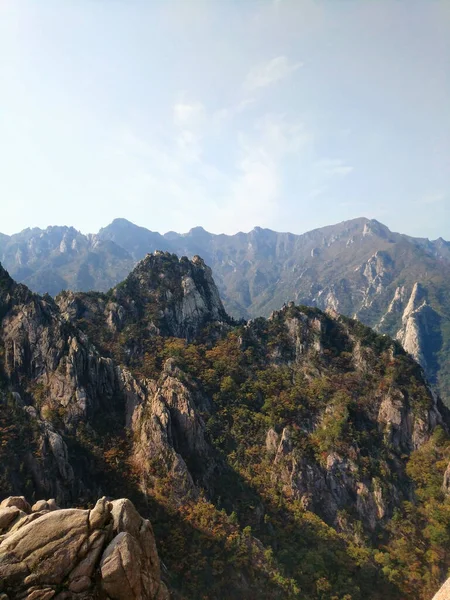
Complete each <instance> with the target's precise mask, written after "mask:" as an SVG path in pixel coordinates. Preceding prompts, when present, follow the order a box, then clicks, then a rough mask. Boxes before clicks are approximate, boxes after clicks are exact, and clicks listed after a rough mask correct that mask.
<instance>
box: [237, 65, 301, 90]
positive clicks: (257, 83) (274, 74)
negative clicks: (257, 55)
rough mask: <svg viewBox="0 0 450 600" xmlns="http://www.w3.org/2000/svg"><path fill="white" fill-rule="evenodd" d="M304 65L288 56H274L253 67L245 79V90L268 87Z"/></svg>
mask: <svg viewBox="0 0 450 600" xmlns="http://www.w3.org/2000/svg"><path fill="white" fill-rule="evenodd" d="M302 66H303V63H301V62H299V63H295V64H291V63H290V62H289V60H288V59H287V58H286V56H278V57H277V58H272V60H269V62H267V63H265V64H262V65H258V66H256V67H254V68H253V69H251V71H250V72H249V73H248V75H247V77H246V78H245V81H244V86H243V87H244V90H245V91H246V92H252V91H255V90H257V89H259V88H263V87H267V86H269V85H272V84H274V83H276V82H277V81H281V80H282V79H285V78H286V77H288V76H289V75H291V74H292V73H294V71H296V70H297V69H299V68H300V67H302Z"/></svg>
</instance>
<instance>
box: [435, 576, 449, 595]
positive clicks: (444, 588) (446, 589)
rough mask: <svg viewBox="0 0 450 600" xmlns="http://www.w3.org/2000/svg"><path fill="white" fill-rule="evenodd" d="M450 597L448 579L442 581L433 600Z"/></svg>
mask: <svg viewBox="0 0 450 600" xmlns="http://www.w3.org/2000/svg"><path fill="white" fill-rule="evenodd" d="M449 599H450V579H447V581H446V582H445V583H444V585H443V586H442V587H441V589H440V590H439V591H438V592H437V593H436V594H435V595H434V596H433V600H449Z"/></svg>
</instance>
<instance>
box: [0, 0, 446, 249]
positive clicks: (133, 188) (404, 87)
mask: <svg viewBox="0 0 450 600" xmlns="http://www.w3.org/2000/svg"><path fill="white" fill-rule="evenodd" d="M449 72H450V3H449V2H447V0H434V1H431V2H430V1H428V0H411V1H410V2H408V3H406V2H397V1H395V0H380V1H379V2H365V1H359V2H358V1H355V2H345V1H342V2H340V1H336V0H317V1H314V0H259V1H258V2H256V1H255V2H247V3H239V2H220V1H206V0H196V1H195V2H189V3H186V2H183V1H182V0H170V1H168V2H163V3H157V2H146V1H144V0H133V1H131V2H130V1H129V0H114V2H106V0H97V1H96V2H91V1H89V0H66V1H65V2H58V1H57V0H42V1H40V2H39V3H36V2H33V1H32V0H2V1H1V2H0V82H1V84H2V94H1V96H0V139H1V143H0V165H1V166H0V197H1V198H2V201H3V205H4V211H3V214H2V223H1V225H0V229H1V230H2V231H3V232H4V233H5V234H9V235H10V234H12V233H15V232H18V231H20V230H23V229H25V228H27V227H33V226H36V227H40V228H45V227H46V226H47V225H48V224H49V223H63V224H67V225H73V226H74V227H75V228H76V229H78V230H80V231H82V232H84V233H87V232H93V231H97V230H98V229H99V228H100V227H102V226H105V225H106V224H108V223H110V222H111V221H112V220H113V219H114V218H116V217H124V218H126V219H128V220H130V221H131V222H134V223H136V224H138V225H141V226H143V227H146V228H148V229H151V230H153V231H161V232H162V231H171V230H176V231H184V232H186V231H188V230H190V229H191V228H192V227H195V226H198V225H200V226H203V227H204V228H205V229H206V230H208V231H211V232H215V233H216V232H224V233H227V234H233V233H235V232H237V231H238V230H241V231H249V230H251V229H252V228H253V227H254V226H261V227H265V228H270V229H272V230H275V231H290V232H292V233H296V234H300V233H303V232H305V231H310V230H312V229H315V228H318V227H322V226H326V225H330V224H334V223H338V222H341V221H345V220H350V219H352V218H358V217H360V216H361V215H366V216H367V218H375V219H377V220H379V221H380V222H382V223H384V224H386V225H387V226H388V227H389V228H390V229H391V230H393V231H399V232H401V233H407V234H408V235H411V236H415V237H423V238H429V239H437V238H439V237H443V238H445V239H450V110H449V108H448V107H449V106H450V79H449V77H448V73H449Z"/></svg>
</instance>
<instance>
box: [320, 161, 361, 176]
mask: <svg viewBox="0 0 450 600" xmlns="http://www.w3.org/2000/svg"><path fill="white" fill-rule="evenodd" d="M317 166H318V167H319V170H321V171H322V173H323V175H324V176H325V177H346V176H347V175H350V173H352V171H353V167H352V166H350V165H346V164H345V162H344V161H343V160H341V159H339V158H324V159H322V160H320V161H318V163H317Z"/></svg>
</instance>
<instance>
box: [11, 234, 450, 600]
mask: <svg viewBox="0 0 450 600" xmlns="http://www.w3.org/2000/svg"><path fill="white" fill-rule="evenodd" d="M255 235H256V234H255ZM366 237H370V236H369V234H368V235H367V236H366ZM330 243H331V242H330ZM377 260H378V259H376V260H375V267H374V268H375V269H376V268H377V267H376V264H378V263H377ZM380 260H381V259H380ZM383 260H384V259H383ZM383 264H384V265H385V267H386V269H387V268H388V267H387V266H386V264H387V263H383ZM385 267H383V268H385ZM378 276H380V277H381V275H380V274H378V275H377V274H375V275H374V278H375V279H376V277H378ZM210 277H211V275H210V272H209V271H208V269H207V268H206V267H205V266H204V263H203V262H202V261H201V260H200V259H195V260H194V261H188V260H187V259H181V260H179V259H178V258H177V257H174V256H173V255H170V254H165V253H156V254H155V255H153V256H149V257H147V258H146V259H144V261H142V262H141V263H140V264H139V265H138V267H137V268H136V269H135V271H133V273H132V274H131V275H130V276H129V277H128V278H127V280H125V282H124V283H123V284H121V285H119V286H117V287H116V288H114V289H113V290H111V291H110V292H109V293H108V294H98V293H95V294H75V293H67V294H62V295H61V297H59V298H58V299H57V301H53V300H52V299H51V298H49V297H45V298H40V297H38V296H36V295H34V294H32V293H31V292H29V290H27V289H26V288H25V287H24V286H21V285H17V284H15V283H14V282H13V281H12V280H11V278H9V276H8V275H7V274H6V272H4V271H0V316H1V319H2V329H1V332H0V374H1V378H2V379H1V383H2V387H1V392H0V420H1V421H0V427H1V428H2V432H5V440H3V438H2V444H1V445H0V452H2V453H3V452H4V446H5V447H6V448H7V453H5V454H2V455H1V456H2V457H4V459H3V460H1V461H0V493H1V494H2V497H3V496H4V495H6V493H7V494H11V493H12V494H16V495H17V496H20V495H21V494H26V496H27V497H28V498H29V499H30V500H31V502H32V504H33V507H32V509H31V510H30V507H29V505H28V504H27V503H26V501H25V500H24V498H21V497H17V498H10V499H9V500H6V502H4V503H3V505H2V506H0V527H1V528H2V531H0V535H6V537H5V538H2V539H1V540H0V541H1V542H2V543H1V545H0V557H1V551H2V547H3V548H4V549H6V550H5V556H6V555H8V556H9V557H10V558H8V559H7V558H4V560H3V562H2V559H1V558H0V569H1V568H3V567H4V569H6V570H5V571H4V572H3V573H4V578H5V581H7V582H8V586H9V588H8V589H6V588H5V592H4V593H8V594H9V597H10V598H12V597H15V596H14V593H16V590H17V594H22V595H23V596H24V597H26V596H25V593H28V595H30V594H35V593H36V594H40V595H41V596H42V597H44V598H45V597H48V598H50V597H53V596H55V597H57V594H61V593H62V590H64V592H67V593H70V594H72V597H73V598H74V599H75V598H77V596H76V594H84V595H85V597H86V600H87V598H89V595H88V594H91V596H93V597H94V598H95V595H93V594H94V590H99V591H98V594H99V600H101V599H102V598H104V597H105V596H106V597H108V598H110V599H111V600H115V599H116V598H117V600H122V598H131V599H132V598H136V599H137V598H139V597H144V598H145V596H142V594H143V593H144V592H143V590H150V592H151V594H153V596H149V597H156V598H158V595H157V594H159V593H160V592H159V591H158V589H159V588H158V589H157V582H158V578H157V577H155V576H153V575H151V574H152V573H154V571H153V570H152V569H153V567H154V564H155V559H154V554H153V551H152V550H151V551H148V548H151V547H152V545H151V542H150V538H149V535H150V534H149V529H148V527H147V526H144V525H142V523H141V521H139V519H138V517H137V516H136V515H135V513H133V511H132V509H131V508H130V506H129V505H128V504H127V503H126V502H124V501H122V503H121V504H117V507H116V505H115V504H114V503H113V506H112V507H109V504H108V503H107V502H106V501H102V502H100V504H99V505H98V506H97V508H96V509H95V510H93V511H76V510H74V509H70V511H68V512H67V511H60V510H58V509H57V505H59V506H70V505H73V504H74V503H77V504H83V505H86V504H88V503H89V502H90V501H91V500H92V498H97V497H99V496H103V495H105V494H108V495H117V494H116V492H115V491H114V490H115V489H117V488H120V489H121V486H129V487H130V489H131V493H130V494H128V488H127V492H126V493H127V495H129V496H130V497H133V498H136V501H137V500H138V499H143V498H145V499H146V500H147V501H148V502H149V504H151V503H152V502H158V501H160V500H161V497H162V496H164V501H166V496H167V498H168V500H167V502H168V505H169V509H170V510H171V511H179V512H180V513H182V511H183V510H185V511H186V512H185V514H188V515H189V517H190V516H191V515H192V514H193V513H194V514H195V509H196V508H198V504H199V505H200V509H199V513H200V517H199V518H200V519H201V523H202V524H201V527H202V528H203V526H204V523H206V526H205V527H206V531H207V532H208V526H209V525H210V520H209V518H210V517H209V515H211V514H213V515H214V517H213V518H214V519H215V518H217V517H219V520H220V522H221V523H225V524H221V525H220V527H218V529H221V530H222V531H223V536H224V537H222V541H221V542H220V543H221V544H222V543H223V541H224V540H231V541H232V543H233V544H235V543H236V544H239V545H238V546H233V548H236V547H238V548H239V549H243V548H244V546H245V547H247V542H246V541H245V539H247V538H246V536H247V534H246V533H245V532H243V537H244V538H245V539H244V540H242V539H240V534H239V533H238V532H237V531H236V527H237V526H236V524H235V523H234V524H232V523H229V522H227V517H226V514H222V513H221V514H220V515H218V513H219V512H220V511H221V509H222V508H224V507H225V510H227V511H228V509H229V512H230V513H231V512H234V511H235V510H237V511H241V510H242V512H244V511H247V512H248V509H247V508H246V507H247V506H251V513H252V514H251V519H252V521H251V522H250V523H249V524H251V526H252V527H253V525H254V524H255V525H256V526H261V533H262V535H263V536H266V540H267V539H268V537H267V536H268V531H270V529H269V524H270V523H271V517H272V516H275V519H274V522H276V521H277V520H279V514H277V513H276V512H275V513H274V509H273V507H272V506H271V504H272V500H273V498H276V499H277V502H280V503H281V504H283V505H284V506H285V508H283V511H284V510H286V511H289V507H290V504H289V503H290V502H291V501H292V502H294V503H295V506H296V509H295V510H298V509H299V508H300V509H301V507H303V511H305V510H306V511H310V512H312V513H315V514H314V515H310V516H311V517H312V518H313V520H315V522H316V523H319V522H320V523H321V525H323V527H324V528H326V529H325V530H328V529H329V527H331V528H334V533H333V535H336V536H338V537H339V535H341V533H342V532H345V535H349V536H350V537H353V538H355V537H357V536H360V542H361V543H365V542H364V540H363V539H362V538H363V536H366V539H372V538H373V539H374V540H378V539H381V537H380V536H383V535H388V527H387V522H388V520H389V519H390V517H391V516H392V514H393V511H394V509H399V508H401V506H402V503H403V502H404V501H405V500H409V501H413V500H414V490H413V487H412V483H411V479H410V478H409V477H408V476H407V464H408V460H409V458H410V454H411V452H412V451H414V450H415V449H416V448H420V447H421V446H422V445H423V444H424V443H425V442H427V441H428V440H429V439H430V437H431V436H432V434H433V430H434V428H435V427H436V425H437V424H442V426H443V428H444V430H445V429H446V426H447V423H446V420H445V415H444V416H443V415H442V414H441V412H440V409H439V404H438V399H437V398H436V397H435V396H433V394H432V393H431V391H430V389H429V388H428V386H427V384H426V383H425V381H424V379H423V377H422V371H421V369H420V367H419V366H418V365H417V364H416V363H415V362H414V361H413V360H412V358H410V357H408V356H407V355H406V353H405V352H404V351H403V349H402V348H401V346H400V344H399V343H397V342H393V341H392V340H390V339H389V338H387V337H383V336H381V335H376V334H375V333H374V332H373V331H371V330H369V329H368V328H366V327H364V326H362V325H361V324H360V323H357V322H355V321H352V320H351V319H345V318H343V317H339V316H338V315H336V314H335V313H332V311H330V313H329V314H328V315H327V314H325V313H323V312H321V311H320V310H319V309H317V308H306V307H297V306H295V305H294V304H293V303H289V304H288V305H286V306H284V307H283V309H282V310H279V311H275V312H274V313H272V315H271V317H270V318H269V319H256V320H254V321H250V322H248V323H246V324H245V323H240V324H239V326H236V327H235V328H232V322H231V320H229V319H228V317H227V316H226V314H225V312H224V310H223V307H222V305H221V304H220V300H218V295H217V290H216V289H215V288H214V287H212V284H211V280H210ZM375 279H374V280H375ZM374 285H378V284H374ZM335 291H336V294H338V291H339V290H338V288H336V290H335ZM376 293H378V292H376ZM406 297H407V295H406V296H405V298H406ZM204 327H207V329H206V330H205V329H204ZM173 336H178V337H177V338H176V339H174V338H173ZM191 340H194V341H195V343H190V341H191ZM94 344H95V345H94ZM168 356H170V357H171V358H167V357H168ZM156 359H157V360H156ZM152 361H153V362H152ZM147 362H149V363H150V368H149V370H148V371H146V368H147ZM148 373H151V375H148ZM241 420H243V422H244V425H242V423H241V422H240V421H241ZM11 428H12V429H11ZM247 428H248V430H247ZM22 440H26V443H21V441H22ZM253 473H255V474H256V475H255V477H254V478H252V477H253V475H252V474H253ZM247 477H250V482H251V485H252V486H254V487H255V488H257V486H263V485H264V486H267V487H268V488H269V489H270V494H272V498H270V497H269V498H267V497H265V496H264V492H261V491H260V492H259V493H256V492H253V491H249V487H250V486H249V485H248V482H247V480H246V478H247ZM224 482H225V484H224ZM227 482H229V486H228V483H227ZM115 486H117V487H115ZM227 488H229V489H227ZM28 490H30V493H28ZM123 493H124V492H123ZM131 494H135V496H134V495H133V496H131ZM44 496H45V497H49V496H52V497H54V498H55V500H54V501H51V500H48V501H39V498H42V497H44ZM236 496H238V498H237V499H236ZM204 499H206V500H205V501H204ZM202 502H204V505H203V504H202ZM209 502H210V503H211V504H209V506H206V504H207V503H209ZM214 503H216V504H214ZM219 507H220V508H219ZM242 507H244V508H242ZM44 513H45V514H44ZM61 513H62V514H61ZM55 514H57V515H59V516H57V517H54V516H53V515H55ZM177 514H178V513H177ZM194 516H195V515H194ZM266 516H267V517H268V518H267V520H266ZM300 517H301V515H300ZM239 518H241V515H239ZM301 518H303V517H301ZM323 521H325V522H326V525H325V523H323ZM47 522H49V523H50V524H52V523H53V525H55V526H58V527H60V528H61V531H62V532H63V533H61V535H60V536H59V537H57V538H53V537H51V535H50V534H49V533H48V532H47V531H46V529H45V527H46V523H47ZM218 522H219V521H218ZM136 523H138V524H139V523H140V525H139V527H138V526H137V525H136ZM159 523H160V521H158V525H159ZM70 524H72V525H70ZM53 525H52V526H53ZM266 525H267V528H266ZM291 525H292V526H293V527H296V525H295V523H294V522H293V521H291ZM32 527H36V528H37V529H36V530H33V531H35V532H36V535H33V539H37V540H38V539H39V537H41V538H42V537H43V536H44V535H45V536H47V537H48V539H49V540H50V542H49V546H48V549H45V548H46V547H44V554H42V548H41V546H39V545H36V544H37V542H36V544H35V545H32V544H34V542H31V541H26V540H29V539H30V540H31V539H32V538H28V537H26V538H25V534H24V533H23V531H25V532H26V531H31V528H32ZM358 527H359V528H360V529H358ZM27 528H28V529H27ZM69 528H70V534H69ZM41 530H42V531H41ZM166 531H167V529H166ZM361 531H362V533H361ZM21 532H22V533H21ZM299 532H300V530H299ZM94 534H95V535H94ZM236 534H237V538H239V539H238V541H237V542H235V541H233V540H236V539H237V538H236ZM166 535H167V537H169V536H170V534H166ZM187 535H191V534H190V533H188V534H187ZM195 535H196V533H195V532H194V534H193V536H194V537H195ZM21 536H23V537H21ZM91 536H92V537H91ZM371 536H372V537H371ZM247 537H248V536H247ZM299 537H301V536H299ZM179 539H182V536H181V535H180V538H179ZM339 539H340V540H341V542H342V543H343V544H344V546H345V543H346V542H345V543H344V538H339ZM66 543H67V544H69V546H68V547H67V548H66V547H65V546H64V544H66ZM225 543H226V544H228V541H227V542H225ZM61 544H62V546H61ZM70 544H73V545H70ZM167 544H168V540H167V539H165V540H164V544H163V545H162V548H163V550H162V551H164V548H167ZM255 544H256V545H259V546H258V547H259V550H260V554H261V555H264V554H265V552H264V546H263V542H262V541H261V542H259V541H258V540H257V541H256V542H255ZM344 546H343V547H344ZM373 548H374V547H370V549H373ZM63 550H64V552H63ZM60 551H61V553H62V554H61V559H60V560H59V559H58V557H59V556H60V554H59V553H60ZM212 551H213V552H215V551H216V550H215V549H212ZM239 551H240V550H239ZM46 552H47V554H45V553H46ZM149 552H150V553H149ZM269 554H270V553H269ZM282 555H283V554H282V553H281V554H280V556H281V557H282ZM169 556H170V553H169ZM214 556H216V555H215V554H214ZM219 556H220V554H219ZM28 557H29V560H30V561H31V562H30V563H29V564H28V562H27V560H28ZM165 558H166V555H165ZM349 560H350V559H349ZM48 561H50V562H48ZM52 561H53V562H54V561H57V564H55V565H54V569H53V567H52V572H54V575H52V577H53V578H52V577H50V578H49V577H48V576H47V575H46V574H45V573H46V571H45V570H42V569H41V566H40V565H41V564H46V563H47V564H50V565H51V564H53V563H52ZM92 565H95V569H94V571H92V568H93V567H92ZM372 566H373V570H372V572H377V571H376V569H377V568H379V567H377V566H376V565H372ZM134 567H136V568H134ZM172 567H173V565H172ZM287 567H288V568H290V567H289V565H287ZM183 568H186V565H185V564H184V565H183ZM213 568H214V569H215V566H214V567H213ZM252 568H253V565H252ZM371 568H372V567H371ZM271 569H272V566H269V568H268V569H266V571H265V572H264V573H265V574H266V573H268V572H269V573H270V572H271ZM174 570H175V571H176V568H175V569H174ZM177 572H178V571H177ZM92 573H95V574H96V575H95V577H94V576H93V575H92ZM0 574H1V571H0ZM209 576H210V574H208V577H209ZM264 576H266V575H264ZM236 577H237V578H241V579H242V580H243V576H241V572H240V571H239V570H238V572H237V575H236ZM171 581H172V580H171ZM155 582H156V583H155ZM307 584H308V585H309V584H310V585H312V586H315V582H314V581H310V582H308V581H307ZM363 584H364V585H365V583H364V582H363V583H362V585H363ZM243 585H244V584H243ZM277 585H278V584H277ZM358 585H359V582H358ZM5 586H6V584H5ZM14 586H15V587H14ZM24 586H31V588H30V589H28V588H26V587H24ZM33 586H34V588H33ZM61 586H66V588H67V589H66V588H64V587H63V588H62V589H61ZM95 586H97V587H95ZM99 586H100V587H99ZM155 586H156V587H155ZM245 586H246V588H245V589H246V590H247V592H248V595H247V596H246V595H245V594H244V596H243V597H248V598H252V597H255V594H254V593H253V592H254V589H253V588H252V587H251V586H252V582H251V581H247V580H246V581H245ZM194 589H195V588H194ZM314 589H316V588H315V587H314ZM100 590H101V591H100ZM53 592H54V594H53ZM247 592H246V593H247ZM96 593H97V592H96ZM161 593H163V592H161ZM283 593H284V588H283V592H282V594H283ZM314 593H315V592H314ZM52 594H53V596H52ZM101 594H103V596H102V595H101ZM252 594H253V595H252ZM16 597H18V598H20V595H19V596H16ZM69 597H70V596H69ZM162 597H164V596H162ZM189 597H195V594H194V596H189ZM256 597H257V596H256ZM268 597H269V598H276V599H277V600H278V598H280V597H290V596H286V595H284V596H283V595H281V596H268ZM312 597H314V596H312ZM392 597H395V598H397V597H399V596H395V595H393V596H392ZM63 598H64V596H60V600H63ZM78 598H83V596H78Z"/></svg>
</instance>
